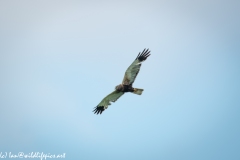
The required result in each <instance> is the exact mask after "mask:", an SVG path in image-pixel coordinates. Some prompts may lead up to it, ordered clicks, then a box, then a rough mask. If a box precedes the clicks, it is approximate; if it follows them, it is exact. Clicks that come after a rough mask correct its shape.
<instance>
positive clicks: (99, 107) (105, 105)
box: [93, 91, 124, 114]
mask: <svg viewBox="0 0 240 160" xmlns="http://www.w3.org/2000/svg"><path fill="white" fill-rule="evenodd" d="M123 94H124V92H119V91H113V92H112V93H110V94H109V95H107V96H106V97H105V98H103V100H102V101H101V102H100V103H99V104H98V105H97V107H95V108H94V110H93V112H94V113H95V114H99V113H100V114H102V112H103V111H104V110H105V109H107V108H108V106H109V105H111V103H110V102H115V101H117V100H118V98H120V97H121V96H122V95H123Z"/></svg>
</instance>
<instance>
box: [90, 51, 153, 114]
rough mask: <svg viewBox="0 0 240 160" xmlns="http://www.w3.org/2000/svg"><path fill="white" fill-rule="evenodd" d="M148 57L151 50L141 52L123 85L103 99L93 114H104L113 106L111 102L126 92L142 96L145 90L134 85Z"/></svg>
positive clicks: (126, 73)
mask: <svg viewBox="0 0 240 160" xmlns="http://www.w3.org/2000/svg"><path fill="white" fill-rule="evenodd" d="M148 56H150V51H149V49H147V50H146V49H144V50H143V51H142V53H141V52H139V54H138V56H137V58H136V59H135V60H134V61H133V63H132V64H131V65H130V66H129V67H128V69H127V70H126V72H125V75H124V78H123V81H122V84H119V85H117V86H116V87H115V90H114V91H113V92H112V93H110V94H109V95H107V96H106V97H105V98H103V100H102V101H101V102H100V103H99V104H98V105H97V106H96V107H95V108H94V110H93V112H94V113H95V114H102V112H103V111H104V110H105V109H107V108H108V106H109V105H111V103H110V102H116V101H117V100H118V98H120V97H121V96H122V95H123V94H124V93H125V92H131V93H134V94H137V95H141V94H142V92H143V89H139V88H133V87H132V84H133V82H134V81H135V79H136V77H137V75H138V72H139V70H140V67H141V63H142V62H143V61H145V60H146V59H147V57H148Z"/></svg>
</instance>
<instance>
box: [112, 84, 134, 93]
mask: <svg viewBox="0 0 240 160" xmlns="http://www.w3.org/2000/svg"><path fill="white" fill-rule="evenodd" d="M115 90H116V91H119V92H133V91H134V88H133V87H132V85H123V84H119V85H117V86H116V87H115Z"/></svg>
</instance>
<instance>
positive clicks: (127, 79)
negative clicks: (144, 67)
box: [122, 49, 151, 85]
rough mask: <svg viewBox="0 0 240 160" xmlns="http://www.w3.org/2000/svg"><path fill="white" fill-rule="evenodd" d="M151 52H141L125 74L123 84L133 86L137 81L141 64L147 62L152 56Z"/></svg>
mask: <svg viewBox="0 0 240 160" xmlns="http://www.w3.org/2000/svg"><path fill="white" fill-rule="evenodd" d="M150 52H151V51H149V50H148V49H147V50H146V49H144V50H143V51H142V53H141V52H139V54H138V56H137V58H136V59H135V60H134V61H133V63H132V64H131V65H130V66H129V67H128V69H127V70H126V72H125V75H124V78H123V81H122V84H123V85H131V84H133V82H134V81H135V79H136V77H137V75H138V72H139V70H140V67H141V62H143V61H145V60H146V59H147V57H148V56H150Z"/></svg>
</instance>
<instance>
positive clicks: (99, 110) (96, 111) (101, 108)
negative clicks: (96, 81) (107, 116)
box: [93, 106, 105, 115]
mask: <svg viewBox="0 0 240 160" xmlns="http://www.w3.org/2000/svg"><path fill="white" fill-rule="evenodd" d="M104 110H105V109H104V106H97V107H95V108H94V110H93V112H94V114H97V115H98V114H102V112H103V111H104Z"/></svg>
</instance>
